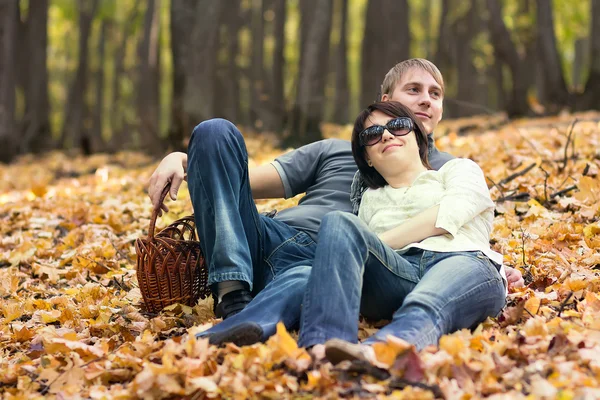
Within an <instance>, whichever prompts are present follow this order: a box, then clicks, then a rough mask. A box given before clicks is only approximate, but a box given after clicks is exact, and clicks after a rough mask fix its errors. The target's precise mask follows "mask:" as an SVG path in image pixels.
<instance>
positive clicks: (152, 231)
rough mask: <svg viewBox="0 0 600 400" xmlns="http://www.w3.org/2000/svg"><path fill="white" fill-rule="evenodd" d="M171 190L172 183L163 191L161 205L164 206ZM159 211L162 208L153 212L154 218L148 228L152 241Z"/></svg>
mask: <svg viewBox="0 0 600 400" xmlns="http://www.w3.org/2000/svg"><path fill="white" fill-rule="evenodd" d="M169 189H171V183H167V185H166V186H165V187H164V188H163V191H162V193H161V194H160V202H159V204H160V205H162V204H163V202H164V201H165V197H167V194H168V193H169ZM159 211H160V206H158V208H155V209H154V210H152V218H151V219H150V226H149V227H148V238H150V239H152V237H154V227H155V225H156V218H158V212H159Z"/></svg>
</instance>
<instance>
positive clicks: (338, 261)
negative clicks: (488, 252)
mask: <svg viewBox="0 0 600 400" xmlns="http://www.w3.org/2000/svg"><path fill="white" fill-rule="evenodd" d="M504 303H505V291H504V283H503V281H502V278H501V276H500V273H499V272H498V269H497V267H496V265H495V264H494V263H492V262H491V261H490V260H489V259H488V258H487V257H486V256H485V255H484V254H483V253H481V252H478V251H469V252H452V253H442V252H433V251H424V250H420V249H412V250H410V251H409V252H408V253H405V254H403V255H399V254H398V253H396V252H395V251H394V250H392V249H391V248H390V247H389V246H387V245H385V244H384V243H383V242H381V240H379V238H378V237H377V235H375V234H374V233H373V232H372V231H370V230H369V228H368V227H367V226H366V225H365V224H364V223H363V222H362V221H361V220H360V219H359V218H358V217H356V216H355V215H352V214H349V213H343V212H332V213H329V214H327V215H326V216H325V218H324V219H323V221H322V223H321V228H320V230H319V236H318V240H317V250H316V255H315V259H314V261H313V267H312V270H311V273H310V278H309V280H308V285H307V288H306V292H305V294H304V301H303V305H302V316H301V325H300V337H299V345H300V346H303V347H308V346H312V345H315V344H322V343H325V342H326V341H327V340H329V339H332V338H339V339H343V340H346V341H349V342H352V343H356V342H357V340H358V316H359V313H360V314H362V315H363V316H365V317H367V318H369V319H376V320H379V319H391V322H390V324H388V325H387V326H385V327H384V328H382V329H381V330H379V331H378V332H377V333H376V334H375V335H373V336H372V337H370V338H369V339H368V340H367V341H366V342H365V343H367V344H372V343H374V342H377V341H385V340H386V337H387V336H388V335H393V336H396V337H399V338H401V339H404V340H406V341H408V342H409V343H412V344H414V345H415V346H416V347H417V348H418V349H422V348H424V347H426V346H427V345H430V344H437V342H438V340H439V338H440V337H441V336H442V335H443V334H446V333H450V332H453V331H455V330H459V329H462V328H470V327H472V326H474V325H476V324H477V323H479V322H482V321H483V320H484V319H485V318H487V317H489V316H496V315H497V314H498V313H499V312H500V310H501V309H502V307H503V306H504Z"/></svg>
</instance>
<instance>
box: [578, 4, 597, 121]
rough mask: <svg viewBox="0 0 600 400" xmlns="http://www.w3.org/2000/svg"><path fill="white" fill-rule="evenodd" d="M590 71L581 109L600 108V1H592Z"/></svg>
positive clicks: (580, 102)
mask: <svg viewBox="0 0 600 400" xmlns="http://www.w3.org/2000/svg"><path fill="white" fill-rule="evenodd" d="M591 3H592V5H591V9H592V16H591V18H590V19H591V22H590V24H591V28H590V73H589V75H588V79H587V82H586V84H585V91H584V92H583V95H582V98H581V99H580V100H579V101H578V103H579V104H578V108H579V109H583V110H585V109H596V110H598V109H600V1H597V0H594V1H592V2H591Z"/></svg>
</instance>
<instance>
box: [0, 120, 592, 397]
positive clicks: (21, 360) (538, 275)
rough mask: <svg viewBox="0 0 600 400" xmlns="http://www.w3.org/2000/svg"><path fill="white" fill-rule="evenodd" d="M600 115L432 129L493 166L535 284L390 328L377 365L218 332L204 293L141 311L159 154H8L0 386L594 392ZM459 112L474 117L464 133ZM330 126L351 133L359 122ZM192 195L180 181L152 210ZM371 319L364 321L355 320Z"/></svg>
mask: <svg viewBox="0 0 600 400" xmlns="http://www.w3.org/2000/svg"><path fill="white" fill-rule="evenodd" d="M575 117H578V118H579V121H578V122H577V123H576V124H575V126H574V127H573V128H572V122H573V120H574V118H575ZM599 120H600V116H599V115H598V114H591V113H588V114H579V115H577V116H572V115H565V116H562V117H559V118H548V119H536V120H523V121H516V122H513V123H511V124H502V123H501V121H499V120H498V121H494V120H492V119H489V118H486V119H472V120H465V121H458V122H456V121H453V122H448V123H446V124H445V125H444V126H443V129H440V130H439V132H438V133H439V134H438V136H440V138H439V140H438V146H439V147H440V148H442V149H444V150H446V151H449V152H451V153H453V154H455V155H457V156H464V157H470V158H472V159H474V160H475V161H477V162H478V163H479V164H480V165H481V166H482V168H483V169H484V171H485V172H486V175H487V177H488V178H489V183H490V188H491V191H492V196H493V198H494V199H497V200H498V203H497V213H496V214H497V216H496V219H495V227H494V233H493V243H494V248H495V249H496V250H498V251H500V252H502V253H503V254H504V255H505V262H506V265H511V266H514V267H517V268H519V269H521V271H522V272H523V274H524V276H525V279H526V283H527V286H526V287H525V288H523V289H522V290H519V291H517V292H515V293H511V294H510V295H509V299H508V302H509V305H508V307H507V308H506V310H505V311H504V313H503V315H502V316H501V317H500V318H499V319H498V320H488V321H486V322H485V323H484V324H482V325H481V326H480V327H479V328H477V329H476V330H475V331H473V332H471V331H466V330H465V331H461V332H457V333H455V334H453V335H449V336H445V337H443V338H442V340H441V341H440V346H439V348H433V347H431V348H428V349H426V350H424V351H422V352H421V353H420V354H418V355H417V354H415V353H414V352H412V351H411V350H410V349H407V348H406V347H405V346H404V345H403V344H402V343H398V342H396V341H393V340H391V341H390V342H389V343H388V344H383V345H381V346H380V347H378V348H377V354H378V357H379V361H380V363H379V366H380V367H383V368H379V369H377V368H373V367H369V366H366V365H360V364H354V365H340V366H339V367H338V368H334V367H333V366H332V365H330V364H327V363H325V364H322V365H317V366H314V365H311V364H310V357H309V355H308V354H307V353H306V352H305V351H304V350H303V349H298V348H297V345H296V342H295V340H294V337H295V336H294V333H291V335H290V334H288V333H287V332H285V330H280V331H279V333H278V334H277V335H276V336H274V337H273V338H271V339H270V340H269V342H268V343H267V344H266V345H255V346H251V347H246V348H237V347H235V346H232V345H230V346H228V347H226V348H223V349H218V348H215V347H210V346H208V344H207V342H206V341H205V340H196V339H195V338H194V333H195V332H198V331H201V330H204V329H206V327H207V326H210V324H212V323H214V322H215V321H214V320H213V319H212V317H213V316H212V311H211V310H212V304H211V300H207V301H202V302H200V303H199V304H198V305H197V306H195V307H193V308H190V307H185V306H179V305H176V306H174V307H170V309H169V310H167V311H164V312H162V313H161V314H158V315H151V314H147V313H144V312H142V311H141V309H140V302H141V296H140V292H139V289H138V288H137V281H136V278H135V249H134V246H133V242H134V240H135V239H136V238H138V237H140V236H144V235H146V233H147V228H148V223H149V218H150V214H151V206H150V202H149V200H148V199H147V197H146V195H145V190H144V185H145V183H146V181H147V179H148V177H149V176H150V174H151V172H152V171H153V169H154V167H155V165H156V160H151V159H149V158H147V157H145V156H143V155H140V154H132V153H126V154H125V153H123V154H118V155H114V156H105V155H98V156H93V157H88V158H83V157H74V156H69V155H67V154H64V153H54V154H49V155H47V156H44V157H41V158H37V159H36V158H34V157H26V158H22V159H20V160H19V161H18V162H17V163H14V164H12V165H8V166H1V165H0V393H1V394H2V396H3V398H6V399H12V398H18V399H33V398H46V397H48V398H93V399H101V398H123V399H125V398H148V399H151V398H181V397H188V398H236V399H245V398H273V399H275V398H311V397H325V398H335V397H373V398H384V397H386V396H389V397H390V398H395V399H401V398H406V399H415V398H434V397H436V396H437V397H439V396H445V397H446V398H450V399H455V398H480V397H490V398H496V399H498V398H507V399H519V398H547V399H554V398H560V399H583V398H586V399H587V398H600V389H598V388H599V387H600V278H599V275H598V268H600V252H599V248H600V236H599V235H598V233H599V232H600V224H599V223H598V222H597V219H598V216H599V208H600V176H599V174H598V169H599V167H600V151H599V149H600V124H599V122H598V121H599ZM465 127H469V128H470V133H469V134H467V135H460V134H459V132H462V130H463V129H464V128H465ZM474 127H475V128H474ZM477 127H479V128H477ZM326 128H327V131H328V134H329V135H331V136H342V137H344V136H346V137H347V134H348V130H349V128H348V127H344V128H341V127H331V126H329V127H326ZM571 128H572V129H571ZM269 143H270V141H269V139H265V138H257V137H249V138H248V147H249V151H250V155H251V157H252V163H262V162H266V161H269V160H270V159H272V158H274V157H275V156H276V155H277V154H278V153H277V151H275V150H273V148H272V147H271V146H270V145H269ZM296 200H297V199H296ZM296 200H289V201H265V202H262V203H260V205H259V209H260V210H261V211H263V210H269V209H271V208H274V207H275V208H282V207H287V206H290V205H292V204H294V202H295V201H296ZM189 213H191V206H190V203H189V196H188V193H187V190H186V188H185V186H184V187H183V190H182V191H181V192H180V196H179V199H178V200H177V201H176V202H175V203H173V204H172V205H171V212H170V213H169V214H167V215H166V216H165V217H163V218H162V219H161V221H160V223H159V224H160V225H161V226H165V225H166V224H168V223H169V222H171V221H173V220H175V219H177V218H178V217H181V216H184V215H187V214H189ZM374 329H375V328H374V327H373V326H369V325H366V324H362V325H361V332H360V334H361V336H362V337H365V336H368V335H369V334H371V333H372V332H373V331H374Z"/></svg>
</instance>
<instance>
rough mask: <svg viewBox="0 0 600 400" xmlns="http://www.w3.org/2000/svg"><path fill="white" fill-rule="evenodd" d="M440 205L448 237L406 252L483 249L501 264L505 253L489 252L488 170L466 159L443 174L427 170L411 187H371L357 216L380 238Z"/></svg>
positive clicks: (438, 225) (442, 170)
mask: <svg viewBox="0 0 600 400" xmlns="http://www.w3.org/2000/svg"><path fill="white" fill-rule="evenodd" d="M438 204H439V206H440V209H439V212H438V216H437V220H436V223H435V226H436V228H442V229H444V230H446V231H448V232H449V233H448V234H445V235H439V236H432V237H429V238H427V239H424V240H422V241H421V242H418V243H411V244H409V245H407V246H405V247H404V248H402V249H396V251H398V252H399V253H404V252H406V251H407V250H408V249H410V248H412V247H417V248H420V249H423V250H430V251H439V252H453V251H481V252H482V253H484V254H485V255H486V256H488V257H489V258H490V260H492V261H494V262H495V263H497V264H499V265H502V258H503V257H502V255H501V254H500V253H497V252H495V251H493V250H492V249H490V244H489V238H490V233H491V231H492V222H493V219H494V202H493V201H492V199H491V198H490V192H489V190H488V187H487V184H486V182H485V177H484V175H483V171H482V170H481V168H479V166H478V165H477V164H476V163H475V162H473V161H471V160H469V159H466V158H455V159H453V160H450V161H448V162H447V163H446V164H444V166H443V167H442V168H440V169H439V170H438V171H435V170H428V171H424V172H422V173H421V174H420V175H419V176H417V178H416V179H415V181H414V182H413V183H412V185H410V186H408V187H402V188H393V187H391V186H389V185H388V186H385V187H382V188H379V189H368V190H367V191H366V192H365V194H364V195H363V199H362V202H361V204H360V209H359V211H358V216H359V217H360V219H361V220H362V221H364V222H365V223H366V224H367V225H368V226H369V228H370V229H371V230H372V231H374V232H375V233H376V234H378V235H379V234H381V233H383V232H386V231H388V230H390V229H392V228H395V227H396V226H398V225H401V224H402V223H404V222H406V221H407V220H408V219H410V218H412V217H414V216H416V215H417V214H419V213H421V212H422V211H425V210H427V209H429V208H431V207H434V206H436V205H438ZM500 273H501V275H502V277H503V278H504V280H505V282H506V274H505V271H504V267H502V268H501V271H500Z"/></svg>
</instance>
